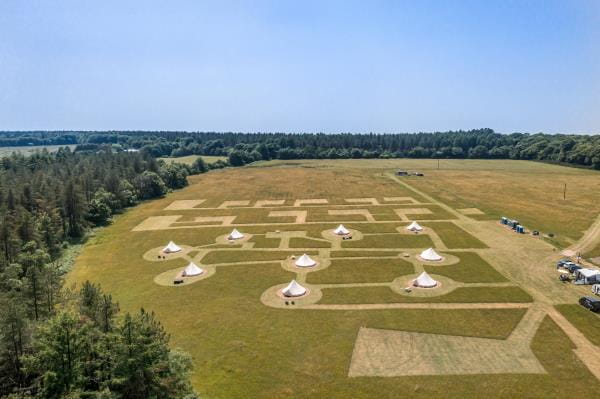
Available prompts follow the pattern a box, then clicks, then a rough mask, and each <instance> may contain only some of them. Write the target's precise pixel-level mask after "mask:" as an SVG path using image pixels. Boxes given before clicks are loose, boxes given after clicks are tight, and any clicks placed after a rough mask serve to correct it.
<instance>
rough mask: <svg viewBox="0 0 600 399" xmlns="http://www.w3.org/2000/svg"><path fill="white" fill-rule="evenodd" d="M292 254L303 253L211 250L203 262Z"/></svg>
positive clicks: (268, 258) (255, 259)
mask: <svg viewBox="0 0 600 399" xmlns="http://www.w3.org/2000/svg"><path fill="white" fill-rule="evenodd" d="M307 254H309V255H314V254H316V252H311V251H308V252H307ZM290 255H296V256H299V255H302V254H300V253H298V252H292V251H248V250H231V251H228V250H221V251H213V252H209V253H208V254H206V256H204V258H202V263H205V264H207V265H210V264H215V263H237V262H263V261H272V260H285V259H286V258H287V257H289V256H290Z"/></svg>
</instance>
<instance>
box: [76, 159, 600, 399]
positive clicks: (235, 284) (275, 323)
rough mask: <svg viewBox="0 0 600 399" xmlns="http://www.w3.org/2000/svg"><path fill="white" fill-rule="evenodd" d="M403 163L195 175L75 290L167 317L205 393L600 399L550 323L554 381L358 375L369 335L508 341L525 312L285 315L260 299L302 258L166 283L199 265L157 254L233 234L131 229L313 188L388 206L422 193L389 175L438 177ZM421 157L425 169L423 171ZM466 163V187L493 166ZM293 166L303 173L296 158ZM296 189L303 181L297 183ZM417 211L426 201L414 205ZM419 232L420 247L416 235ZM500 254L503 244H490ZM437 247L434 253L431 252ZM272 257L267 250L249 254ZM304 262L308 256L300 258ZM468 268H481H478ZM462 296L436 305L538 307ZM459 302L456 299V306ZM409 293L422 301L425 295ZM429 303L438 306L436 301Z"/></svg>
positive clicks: (106, 241) (102, 257)
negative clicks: (353, 365)
mask: <svg viewBox="0 0 600 399" xmlns="http://www.w3.org/2000/svg"><path fill="white" fill-rule="evenodd" d="M403 162H404V160H390V161H375V160H364V161H362V160H357V161H351V160H344V161H339V162H338V161H329V160H324V161H315V162H312V161H307V162H306V163H305V164H303V165H306V166H307V167H297V166H290V165H287V166H274V167H272V168H258V167H256V168H255V167H251V168H235V169H225V170H218V171H212V172H210V173H206V174H203V175H199V176H192V177H190V181H191V186H190V187H188V188H186V189H184V190H181V191H177V192H174V193H173V194H170V195H169V196H168V197H167V198H165V199H160V200H156V201H148V202H145V203H144V204H142V205H140V206H139V207H136V208H134V209H131V210H129V211H127V212H125V213H124V214H123V215H122V216H120V217H119V218H118V219H117V220H116V221H115V223H114V224H113V225H111V226H108V227H107V228H105V229H103V230H102V231H100V232H98V234H97V235H96V236H95V237H92V238H91V239H90V241H89V242H88V243H87V244H86V245H85V247H84V249H83V251H82V253H81V255H80V256H79V257H78V258H77V261H76V264H75V266H74V267H73V270H72V271H71V272H70V273H69V276H68V281H67V286H70V285H71V283H74V282H78V283H81V282H83V281H85V280H86V279H90V280H92V281H94V282H97V283H100V284H101V285H102V287H103V289H104V290H105V291H107V292H109V293H111V294H112V295H113V298H114V299H115V300H116V301H118V302H119V304H120V307H121V309H122V310H123V311H136V310H138V309H139V308H140V307H142V306H143V307H144V308H145V309H147V310H149V311H154V312H155V313H156V315H157V317H158V318H159V320H160V321H161V322H162V323H163V324H164V326H165V328H166V330H167V331H168V332H169V334H170V335H171V337H172V338H171V345H172V346H173V347H179V348H182V349H183V350H186V351H188V352H189V353H190V354H191V355H192V358H193V362H194V365H195V373H194V375H193V377H192V380H193V383H194V385H195V387H196V389H197V390H198V392H199V394H200V396H201V397H209V398H237V397H248V398H250V397H251V398H279V397H289V398H295V397H297V398H300V397H307V396H311V397H315V398H332V399H336V398H373V397H376V398H384V399H385V398H398V397H403V396H410V397H415V398H432V397H450V398H472V397H480V396H482V395H487V396H492V397H496V396H499V397H515V398H521V397H544V398H551V397H573V398H579V397H594V396H595V395H596V394H597V392H598V391H599V390H600V386H599V383H598V382H597V380H596V379H595V378H594V377H593V376H592V375H591V374H590V373H589V372H588V371H587V369H586V368H585V367H584V366H583V365H582V363H581V362H580V361H579V360H578V358H577V357H576V356H575V355H574V354H573V352H572V351H571V349H572V348H573V345H572V343H571V342H570V341H569V339H568V338H567V337H566V336H564V334H563V333H562V331H561V330H560V329H559V328H558V327H557V326H556V325H555V324H554V323H553V322H552V321H551V320H549V319H547V320H545V321H544V322H543V323H542V325H541V326H540V329H539V330H538V332H537V334H536V337H535V338H534V341H533V342H532V345H531V347H532V349H533V351H534V353H535V354H536V356H537V357H538V358H539V360H540V362H541V363H542V365H543V366H544V368H545V369H546V370H547V371H548V374H541V375H525V374H502V375H451V376H435V375H434V376H431V375H429V376H417V377H413V376H411V377H391V378H376V377H373V378H362V377H361V378H348V368H349V365H350V360H351V358H352V353H353V349H354V343H355V340H356V336H357V333H358V330H359V328H360V327H370V328H382V329H391V330H402V331H414V332H423V333H432V334H448V335H458V336H471V337H485V338H494V339H505V338H506V337H507V336H508V335H509V334H510V332H511V331H512V330H513V328H514V327H515V326H516V325H517V323H518V322H519V320H520V319H521V317H522V316H523V314H524V312H525V310H524V309H468V310H456V309H423V310H418V309H410V310H408V309H381V310H343V311H339V310H309V309H294V310H290V309H276V308H271V307H268V306H265V305H263V304H262V303H261V301H260V299H259V298H260V296H261V295H262V294H263V292H265V290H267V289H269V288H270V287H273V286H275V285H279V284H284V283H287V282H289V281H290V280H291V279H292V278H295V277H296V275H295V274H294V273H290V272H288V271H286V270H284V269H283V268H282V267H281V265H280V264H279V262H278V261H277V260H280V259H283V258H285V256H286V255H288V254H289V253H290V252H292V251H273V252H274V253H275V254H276V257H277V258H276V260H275V261H273V262H272V263H261V264H240V265H231V266H223V267H217V271H216V273H215V274H214V275H212V276H211V277H210V278H208V279H205V280H201V281H198V282H197V283H194V284H190V285H186V286H182V287H172V286H170V287H164V286H158V285H157V284H155V283H154V282H153V279H154V277H155V276H157V275H158V274H160V273H162V272H165V271H167V270H172V269H174V268H177V267H183V266H185V264H186V260H185V259H183V258H179V259H173V260H168V261H163V262H149V261H145V260H144V259H143V258H142V256H143V254H144V253H145V252H146V251H148V250H149V249H151V248H156V247H159V246H164V245H166V243H167V242H168V241H169V240H171V239H172V240H174V241H175V242H176V243H178V244H180V245H192V246H195V245H206V244H212V243H214V239H215V238H216V237H217V236H219V235H223V234H227V233H229V232H230V231H231V227H210V228H199V229H178V230H165V231H147V232H134V231H132V229H133V228H134V227H135V226H137V225H138V224H139V223H140V222H141V221H143V220H145V219H146V218H147V217H148V216H155V215H161V214H172V213H167V212H165V211H163V209H164V208H165V207H166V206H167V205H168V204H170V203H171V202H172V201H173V200H183V199H200V198H207V199H208V200H209V201H207V203H206V204H216V205H217V206H218V205H219V204H220V203H221V202H222V201H224V200H237V199H249V200H251V201H255V200H260V199H285V200H286V204H288V205H289V204H291V203H293V200H294V199H296V198H297V196H298V193H297V191H298V187H306V192H305V193H303V196H304V197H305V198H334V197H335V198H341V199H343V198H352V197H364V196H366V194H365V193H367V192H368V193H369V196H372V197H377V198H382V197H383V196H411V197H415V195H413V194H412V193H411V192H410V191H409V190H406V189H405V188H403V187H401V186H400V185H399V184H397V183H395V182H393V181H391V180H389V179H387V178H385V177H382V176H383V173H387V172H389V171H390V170H393V168H403V167H404V168H407V169H415V170H418V169H421V170H424V171H425V172H426V179H428V178H429V175H430V172H429V171H430V169H427V167H428V165H429V164H430V163H431V162H433V161H431V160H409V162H410V163H409V164H404V163H403ZM419 162H422V165H421V164H420V163H419ZM444 162H445V161H442V162H441V163H442V166H443V165H444ZM461 162H462V163H460V164H456V165H455V164H452V165H455V166H456V167H457V168H459V167H460V168H463V170H466V171H468V172H469V173H467V174H466V177H465V178H468V177H469V176H470V175H471V174H479V173H480V172H479V171H474V170H472V168H471V167H472V166H473V165H479V166H482V167H485V165H487V164H486V163H484V162H480V161H472V162H470V161H461ZM298 163H300V162H299V161H298ZM493 164H494V167H493V168H492V169H490V170H489V173H496V172H502V170H503V169H502V168H503V167H506V165H509V168H512V166H510V165H512V164H510V162H508V161H501V162H500V161H498V162H493ZM518 164H519V165H523V166H518V167H515V168H514V169H515V170H516V171H518V172H519V173H523V174H525V173H526V172H527V168H528V167H529V165H534V166H535V164H532V163H518ZM291 165H296V161H293V162H292V163H291ZM319 165H321V166H323V168H321V166H319ZM404 165H411V166H404ZM419 165H421V166H422V167H421V166H419ZM432 165H433V164H432ZM479 166H478V167H479ZM469 168H471V169H469ZM384 169H385V170H384ZM483 170H487V169H485V168H484V169H483ZM511 170H512V169H511ZM551 170H555V169H551ZM561 173H562V172H561ZM290 181H293V182H295V184H290V183H289V182H290ZM413 181H416V179H410V182H413ZM224 182H226V183H227V184H224ZM325 183H326V184H325ZM585 190H587V188H585ZM586 196H587V194H586ZM584 198H586V197H585V196H584ZM585 201H586V200H584V202H585ZM336 202H337V200H336ZM202 205H203V206H204V205H205V204H202ZM579 206H580V205H579V204H578V205H576V206H574V207H573V209H574V212H575V214H576V218H578V217H579V216H578V212H580V209H579ZM586 206H587V205H586ZM411 207H415V208H417V207H419V206H418V205H417V206H413V205H411ZM464 207H468V206H464ZM472 207H478V208H480V209H482V208H483V207H482V206H481V207H480V206H477V204H473V205H472ZM588 208H589V209H588V211H587V212H588V214H589V213H590V212H592V210H593V207H591V206H588ZM482 210H485V209H482ZM190 212H195V211H190ZM529 212H531V213H534V212H537V208H536V207H535V206H531V207H530V208H529ZM553 223H554V222H553ZM336 225H337V224H336V223H322V224H314V225H312V224H307V225H290V226H246V227H244V228H243V229H241V230H242V232H248V233H251V234H265V233H266V232H269V231H274V230H276V229H278V230H281V231H294V230H295V231H307V232H308V235H309V237H315V238H321V231H323V230H326V229H332V228H334V227H335V226H336ZM345 225H346V226H347V227H348V228H358V229H359V230H361V231H363V233H365V232H373V233H384V232H390V233H393V232H394V231H395V230H394V229H395V227H397V226H399V225H403V223H402V222H390V223H380V224H379V223H377V224H361V223H348V224H346V223H345ZM569 229H570V227H569ZM375 237H376V236H375ZM407 237H409V238H412V235H408V236H407ZM355 242H359V241H355ZM490 245H493V243H491V242H490ZM426 246H428V245H423V247H426ZM217 252H229V254H228V255H226V258H227V260H226V262H233V261H236V258H237V260H239V261H242V262H251V261H252V260H250V259H252V256H255V257H258V258H259V260H268V259H269V256H270V255H265V254H267V253H270V252H271V251H245V250H239V251H234V250H227V251H215V252H214V253H215V254H216V253H217ZM234 252H235V254H234ZM261 252H262V255H252V254H250V253H261ZM355 252H356V253H357V254H362V255H363V256H375V255H376V254H380V255H381V254H389V253H391V254H397V253H398V251H368V250H367V251H364V252H363V251H332V255H333V256H339V257H342V256H346V255H351V254H354V253H355ZM238 254H240V255H239V257H238ZM295 255H299V254H298V253H295ZM249 257H250V258H249ZM254 259H257V258H254ZM216 260H218V261H222V260H219V259H216ZM348 260H350V259H348ZM357 261H358V260H357ZM490 261H491V258H490ZM494 265H496V264H495V263H494ZM454 266H456V267H462V266H465V265H462V266H460V264H459V265H454ZM467 266H469V267H471V266H472V267H475V263H474V264H472V265H467ZM452 267H453V266H448V270H449V271H450V270H451V269H450V268H452ZM438 268H439V269H438ZM445 268H446V266H439V267H435V270H436V271H437V270H445ZM326 270H327V269H324V270H323V271H326ZM332 270H333V269H332ZM455 270H462V269H458V268H457V269H455ZM478 272H481V271H480V270H478ZM317 273H320V272H314V273H309V275H311V274H315V275H316V274H317ZM457 273H458V272H457ZM440 274H442V273H441V272H440ZM469 274H470V272H468V268H466V269H465V275H466V276H467V277H463V278H468V275H469ZM480 274H481V275H484V274H485V273H482V272H481V273H480ZM507 275H510V274H507ZM383 288H384V289H387V291H388V293H387V294H383V295H389V294H393V295H394V297H402V298H404V296H401V295H399V294H395V293H393V292H392V291H391V290H390V289H388V288H387V287H383ZM460 290H461V291H459V290H456V291H454V292H451V293H450V294H448V295H444V296H440V297H435V301H436V302H440V301H447V302H454V301H457V300H463V301H464V302H474V301H478V302H479V301H490V302H495V301H498V302H506V301H509V302H515V301H517V302H518V301H526V300H530V298H528V296H527V294H525V293H524V292H523V291H521V290H520V289H518V288H516V289H515V288H513V287H496V288H494V289H492V288H490V287H469V288H464V289H460ZM515 290H516V291H515ZM323 293H324V298H323V300H327V299H328V298H331V297H332V296H333V297H334V298H338V297H339V295H341V294H342V293H339V294H338V293H337V291H336V292H332V291H330V290H329V289H324V291H323ZM344 295H354V294H350V293H348V294H344ZM357 295H358V294H357ZM450 295H454V298H452V297H450ZM361 296H362V297H361V298H358V299H360V303H362V302H363V300H364V295H362V294H361ZM370 296H371V297H372V298H374V299H377V298H376V297H377V296H380V297H381V296H382V294H381V293H374V294H370ZM449 297H450V298H449ZM457 297H458V298H457ZM406 298H408V299H410V300H413V299H414V297H406ZM383 299H385V298H383ZM425 300H428V301H433V300H434V299H433V298H425ZM396 301H397V299H396Z"/></svg>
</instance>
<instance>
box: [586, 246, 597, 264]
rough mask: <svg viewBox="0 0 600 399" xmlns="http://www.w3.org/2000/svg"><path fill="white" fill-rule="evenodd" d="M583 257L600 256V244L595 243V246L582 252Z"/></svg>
mask: <svg viewBox="0 0 600 399" xmlns="http://www.w3.org/2000/svg"><path fill="white" fill-rule="evenodd" d="M583 257H584V258H586V259H591V258H598V257H600V244H598V245H596V246H595V247H593V248H592V249H590V250H589V251H587V252H586V253H584V254H583ZM594 263H598V262H597V261H596V262H594Z"/></svg>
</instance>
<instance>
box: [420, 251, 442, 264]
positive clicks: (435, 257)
mask: <svg viewBox="0 0 600 399" xmlns="http://www.w3.org/2000/svg"><path fill="white" fill-rule="evenodd" d="M420 256H421V259H423V260H429V261H439V260H442V257H441V256H440V255H439V254H438V253H437V252H435V250H434V249H433V248H429V249H426V250H425V251H423V252H421V255H420Z"/></svg>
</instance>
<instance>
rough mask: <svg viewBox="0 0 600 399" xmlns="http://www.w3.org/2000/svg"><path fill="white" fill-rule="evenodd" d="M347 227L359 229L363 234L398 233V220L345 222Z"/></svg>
mask: <svg viewBox="0 0 600 399" xmlns="http://www.w3.org/2000/svg"><path fill="white" fill-rule="evenodd" d="M344 226H346V228H347V229H354V230H358V231H360V232H361V233H363V234H377V233H397V232H398V231H397V230H396V227H398V226H400V224H399V223H398V222H393V223H345V224H344Z"/></svg>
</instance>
